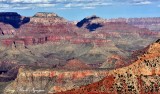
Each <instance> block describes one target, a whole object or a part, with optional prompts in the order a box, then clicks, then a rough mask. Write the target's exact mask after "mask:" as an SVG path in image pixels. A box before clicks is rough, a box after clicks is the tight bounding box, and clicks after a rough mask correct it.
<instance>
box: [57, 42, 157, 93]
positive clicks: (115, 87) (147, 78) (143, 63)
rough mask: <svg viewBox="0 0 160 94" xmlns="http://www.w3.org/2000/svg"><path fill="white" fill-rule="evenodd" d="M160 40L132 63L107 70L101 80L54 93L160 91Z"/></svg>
mask: <svg viewBox="0 0 160 94" xmlns="http://www.w3.org/2000/svg"><path fill="white" fill-rule="evenodd" d="M159 68H160V40H157V41H156V42H155V43H153V44H151V45H149V46H148V47H147V48H146V49H145V54H143V55H141V56H139V59H138V60H136V61H135V62H133V64H131V65H129V66H126V67H123V68H119V69H115V70H112V71H109V74H108V75H107V76H106V77H105V78H104V79H103V80H101V81H99V82H96V83H93V84H90V85H87V86H82V87H81V88H79V89H73V90H70V91H67V92H61V93H56V94H117V93H121V94H122V93H123V94H125V93H127V94H129V93H138V94H146V93H147V94H158V93H160V89H159V88H160V83H159V82H160V69H159Z"/></svg>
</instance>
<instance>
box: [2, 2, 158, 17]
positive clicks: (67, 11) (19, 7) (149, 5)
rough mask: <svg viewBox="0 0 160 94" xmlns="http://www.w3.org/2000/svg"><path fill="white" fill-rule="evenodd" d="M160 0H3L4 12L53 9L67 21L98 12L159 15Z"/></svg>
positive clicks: (23, 13) (120, 14) (29, 13)
mask: <svg viewBox="0 0 160 94" xmlns="http://www.w3.org/2000/svg"><path fill="white" fill-rule="evenodd" d="M159 10H160V0H0V11H1V12H18V13H19V14H21V15H24V16H33V15H34V14H35V13H36V12H54V13H56V14H58V15H59V16H62V17H64V18H65V19H68V20H81V19H83V18H84V17H87V16H91V15H97V16H100V17H103V18H119V17H123V18H133V17H138V18H139V17H160V11H159Z"/></svg>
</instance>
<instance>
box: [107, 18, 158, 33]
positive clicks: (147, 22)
mask: <svg viewBox="0 0 160 94" xmlns="http://www.w3.org/2000/svg"><path fill="white" fill-rule="evenodd" d="M108 21H109V22H126V23H128V24H130V25H134V26H137V27H140V28H147V29H149V30H152V31H160V28H159V25H160V18H159V17H154V18H151V17H150V18H129V19H125V18H118V19H109V20H108Z"/></svg>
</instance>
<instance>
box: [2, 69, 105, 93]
mask: <svg viewBox="0 0 160 94" xmlns="http://www.w3.org/2000/svg"><path fill="white" fill-rule="evenodd" d="M107 73H108V72H107V71H102V70H101V71H98V70H75V71H71V70H70V71H68V70H50V69H45V70H44V69H36V70H31V69H24V68H20V69H19V73H18V76H17V78H16V79H15V81H14V82H12V83H11V84H10V85H8V86H7V87H6V88H5V90H4V94H26V93H27V94H34V93H37V92H38V90H39V92H38V94H48V93H56V92H61V91H66V90H70V89H73V88H78V87H79V86H82V85H87V84H90V83H93V82H96V81H99V80H101V79H103V77H104V76H105V75H106V74H107ZM33 89H34V90H37V91H34V90H33Z"/></svg>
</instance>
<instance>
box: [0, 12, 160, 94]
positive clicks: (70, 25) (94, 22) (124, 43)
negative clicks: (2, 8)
mask: <svg viewBox="0 0 160 94" xmlns="http://www.w3.org/2000/svg"><path fill="white" fill-rule="evenodd" d="M159 24H160V18H158V17H155V18H129V19H126V18H117V19H103V18H100V17H97V16H96V15H93V16H90V17H86V18H84V19H82V20H81V21H79V22H77V23H75V22H72V21H68V20H66V19H65V18H63V17H60V16H58V15H57V14H55V13H45V12H39V13H36V14H35V15H34V16H32V17H25V16H21V15H20V14H18V13H14V12H1V13H0V84H1V83H3V85H2V87H1V86H0V88H2V91H0V93H1V92H3V93H4V94H26V93H27V94H36V93H37V92H38V94H48V93H49V94H53V93H58V92H60V94H65V93H67V94H72V93H75V94H80V93H83V94H88V93H89V92H92V91H93V90H95V91H93V93H95V94H99V93H102V94H103V93H104V94H106V93H105V92H107V91H109V92H108V93H110V92H112V93H113V94H114V93H117V92H125V91H126V92H129V93H130V92H132V91H127V90H122V89H119V88H120V87H122V85H121V84H118V83H120V82H121V80H124V79H126V81H127V82H124V83H123V84H127V85H128V84H129V83H128V82H130V81H131V82H132V83H133V84H134V87H135V88H134V92H136V93H139V92H140V91H141V90H139V89H138V87H137V86H139V85H140V84H139V83H138V81H139V80H140V81H142V80H143V81H144V80H145V79H146V80H147V79H155V81H157V82H159V80H158V77H159V76H158V75H159V74H158V70H159V69H158V67H157V66H159V65H156V66H155V67H156V68H155V69H156V70H154V67H153V68H150V66H149V65H150V64H151V63H152V62H154V63H156V64H158V63H159V56H158V55H159V53H160V52H159V50H160V49H159V47H160V46H159V41H158V40H157V39H159V38H160V28H159ZM156 40H157V42H155V41H156ZM151 43H153V44H151ZM150 44H151V45H150ZM148 45H150V46H148ZM155 45H156V46H155ZM146 47H147V48H146ZM153 48H154V49H153ZM148 58H150V59H149V61H148ZM137 62H138V64H137ZM146 62H148V63H147V64H148V66H147V65H144V63H145V64H146ZM141 64H142V65H141ZM133 65H134V66H133ZM140 66H141V68H142V70H141V69H139V67H140ZM153 66H154V65H153ZM132 67H133V68H132ZM143 67H144V68H143ZM148 67H149V68H148ZM145 68H147V69H145ZM127 71H130V72H131V73H133V74H132V75H134V77H132V76H131V77H128V75H130V74H129V73H125V72H127ZM138 71H140V73H139V72H138ZM119 72H123V73H119ZM152 72H154V74H152ZM147 73H149V74H147ZM119 75H120V77H119ZM126 75H127V76H126ZM141 75H142V76H141ZM121 76H122V77H121ZM127 77H128V78H127ZM138 78H139V80H137V79H138ZM143 78H144V79H143ZM108 80H109V82H111V83H108V82H107V81H108ZM110 80H111V81H110ZM133 80H134V81H135V82H134V81H133ZM146 80H145V81H146ZM5 83H6V84H5ZM92 83H93V84H92ZM140 83H141V82H140ZM107 84H108V86H112V85H113V84H114V86H112V88H109V87H108V86H106V88H105V85H107ZM117 84H118V85H117ZM133 84H132V85H133ZM142 84H143V85H144V86H143V85H141V88H140V89H142V90H143V89H144V88H145V84H144V83H142ZM127 85H126V86H127ZM101 86H102V87H101ZM128 86H129V85H128ZM130 87H132V86H129V88H130ZM146 87H147V86H146ZM84 88H86V89H85V90H84ZM87 88H90V89H89V90H88V89H87ZM100 88H101V89H100ZM117 88H118V89H117ZM97 89H98V90H97ZM102 89H103V90H102ZM108 89H109V90H108ZM111 89H112V90H111ZM68 90H69V91H68ZM101 90H102V91H103V92H102V91H101ZM110 90H111V91H110ZM118 90H120V91H118ZM65 91H66V92H65ZM78 91H79V92H78ZM141 92H143V93H144V92H145V91H141ZM148 92H149V91H148ZM158 92H159V91H158ZM143 93H142V94H143ZM91 94H92V93H91Z"/></svg>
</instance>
